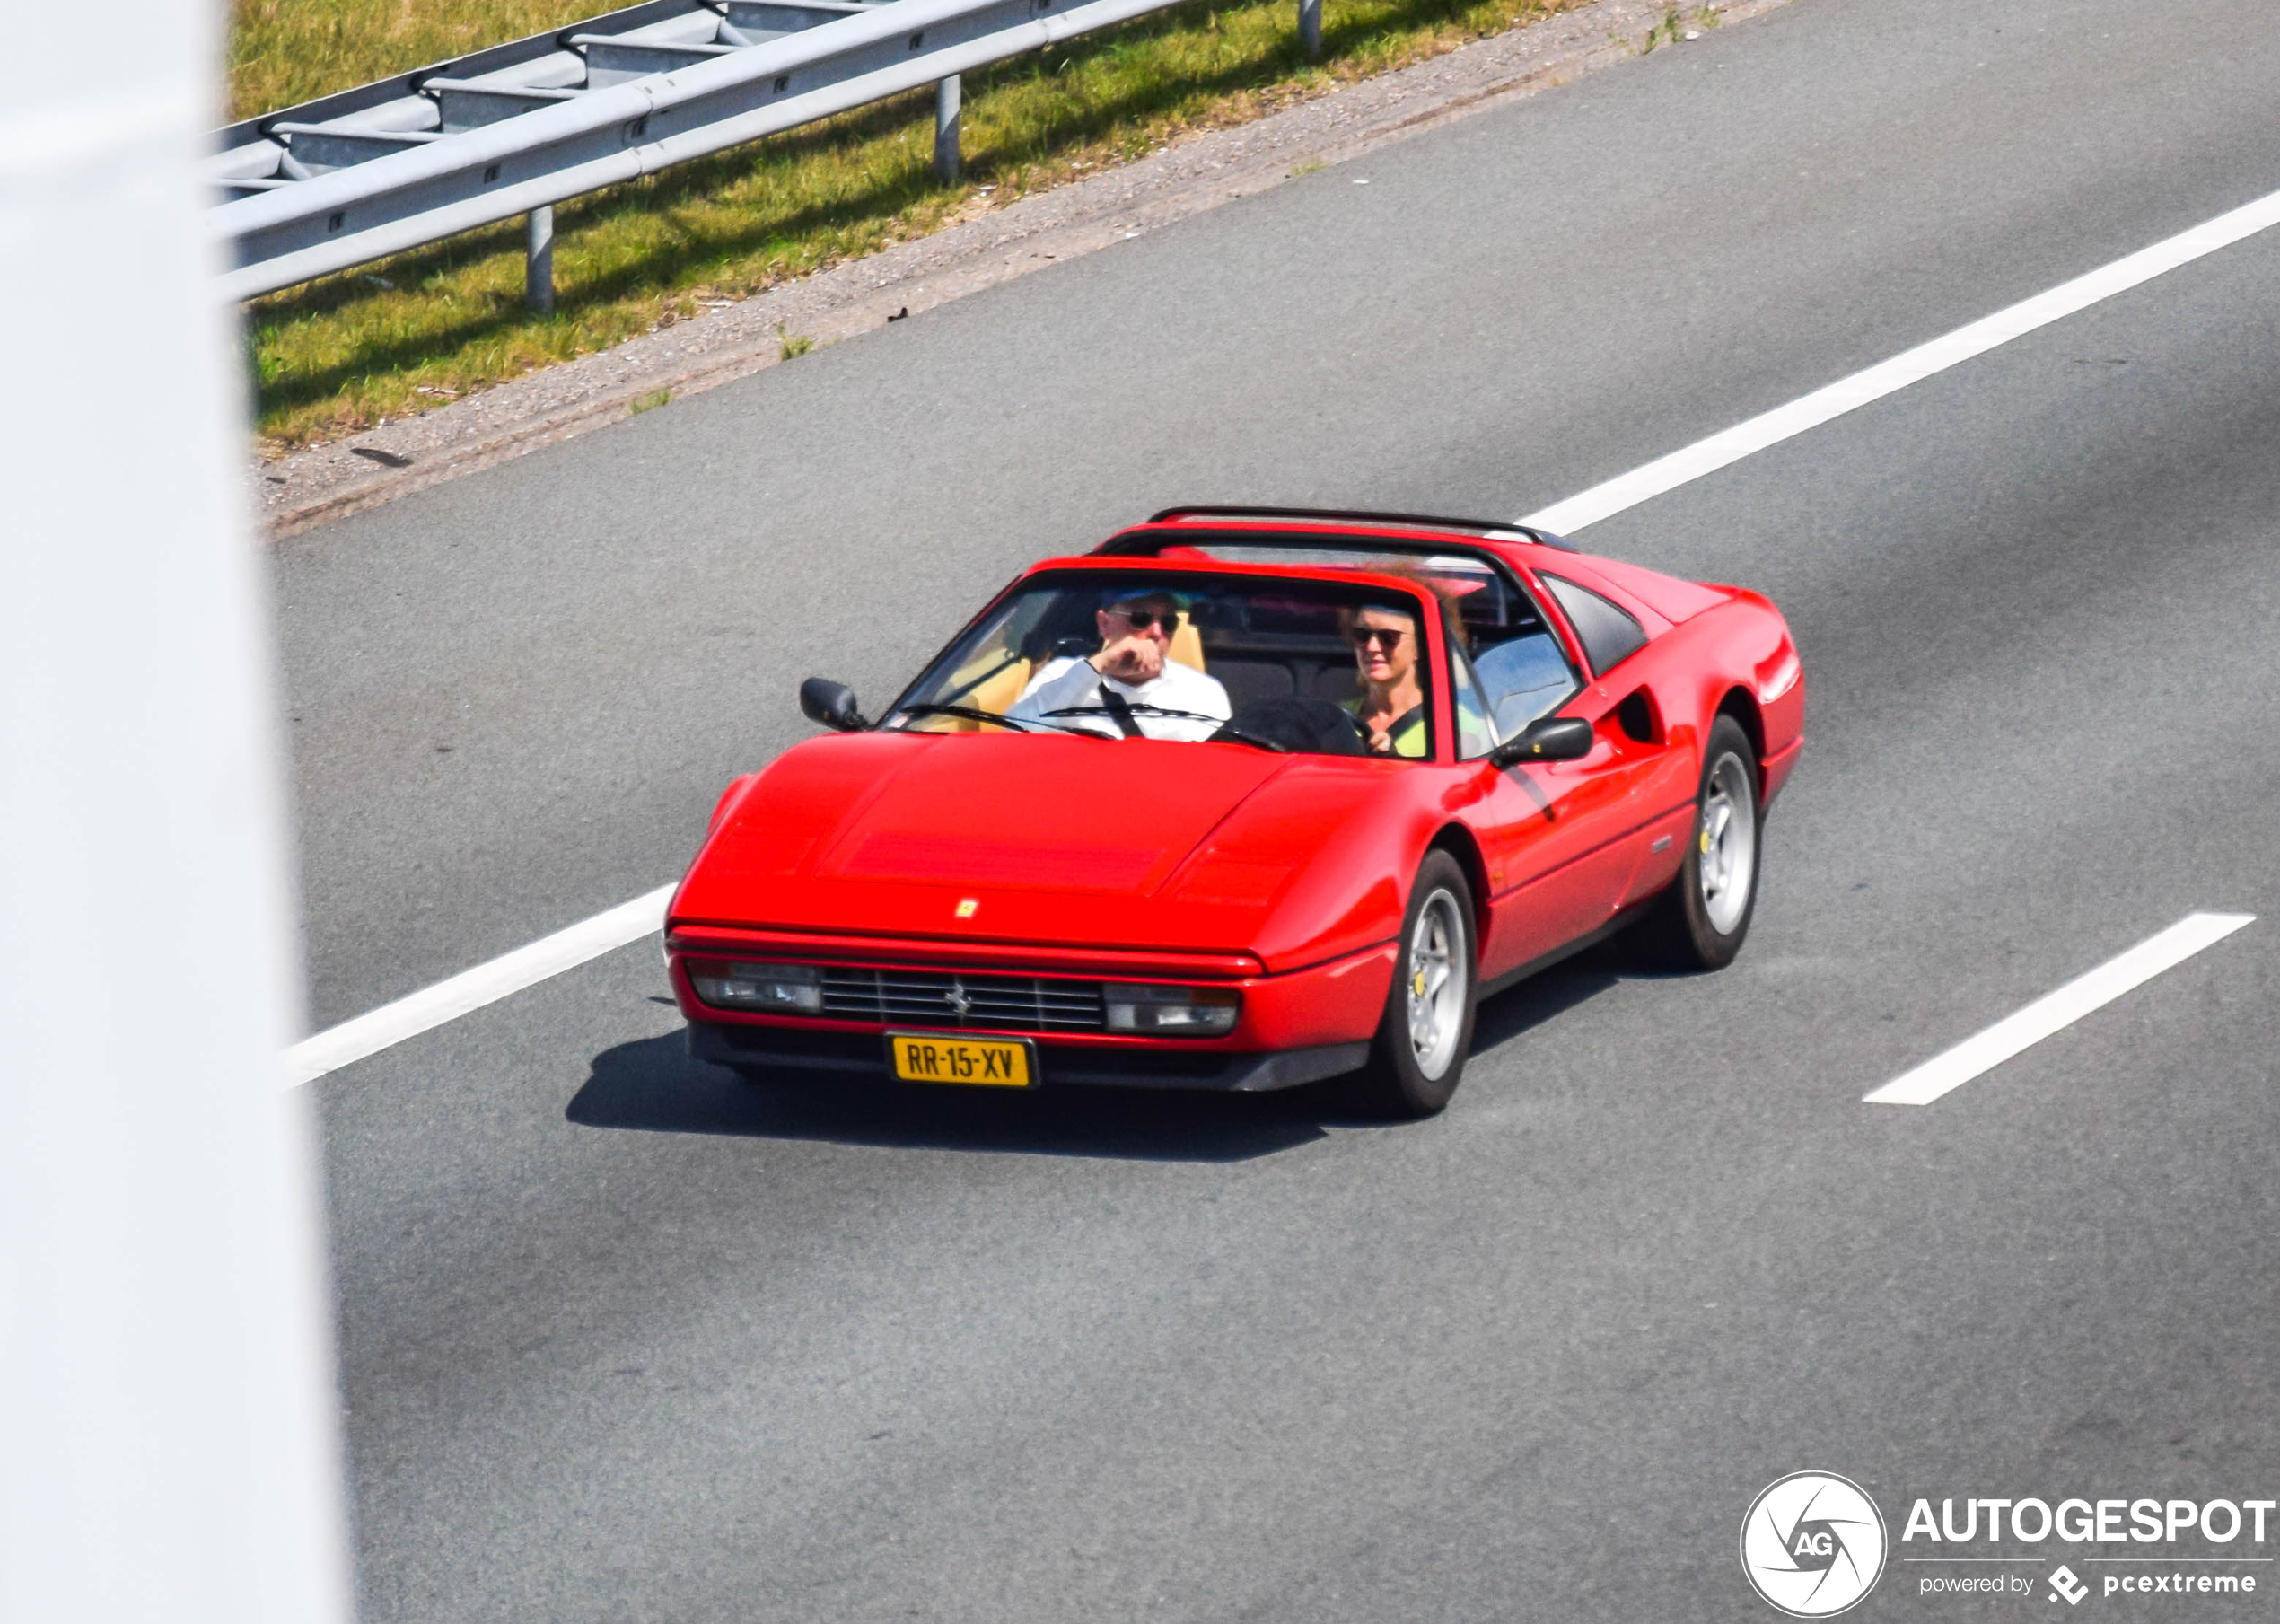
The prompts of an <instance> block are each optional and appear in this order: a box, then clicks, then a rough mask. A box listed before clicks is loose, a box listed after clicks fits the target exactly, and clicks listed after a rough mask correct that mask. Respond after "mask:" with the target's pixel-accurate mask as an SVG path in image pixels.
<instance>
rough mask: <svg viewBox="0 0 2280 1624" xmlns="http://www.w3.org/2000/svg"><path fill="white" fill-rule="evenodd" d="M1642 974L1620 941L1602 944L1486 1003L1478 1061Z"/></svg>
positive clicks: (1478, 1021)
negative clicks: (1500, 1046)
mask: <svg viewBox="0 0 2280 1624" xmlns="http://www.w3.org/2000/svg"><path fill="white" fill-rule="evenodd" d="M1641 973H1642V972H1641V971H1640V970H1639V969H1638V968H1637V966H1636V965H1635V963H1634V962H1633V961H1632V959H1631V957H1630V956H1629V955H1628V954H1627V952H1625V951H1624V949H1623V947H1622V945H1621V944H1619V943H1616V942H1603V943H1601V944H1600V945H1598V946H1597V947H1592V948H1589V949H1586V950H1585V951H1584V952H1580V953H1578V954H1576V955H1575V956H1574V958H1572V959H1569V960H1567V961H1565V962H1563V963H1560V964H1557V965H1555V966H1553V967H1552V968H1551V969H1550V970H1544V971H1542V972H1540V973H1539V974H1537V975H1533V976H1530V977H1529V978H1528V979H1527V980H1525V981H1522V982H1521V983H1520V985H1519V986H1517V987H1513V988H1506V989H1505V990H1504V991H1503V992H1501V993H1498V994H1497V995H1496V996H1495V997H1493V998H1484V999H1482V1000H1481V1003H1480V1011H1479V1013H1478V1014H1476V1015H1475V1016H1474V1017H1473V1023H1472V1051H1471V1052H1472V1054H1473V1055H1474V1056H1475V1057H1476V1058H1478V1057H1479V1056H1481V1055H1483V1054H1486V1052H1488V1051H1489V1050H1490V1049H1495V1048H1496V1047H1497V1046H1498V1045H1500V1044H1504V1043H1509V1042H1511V1041H1512V1040H1513V1039H1514V1038H1517V1037H1519V1036H1521V1034H1522V1033H1524V1032H1527V1031H1532V1030H1533V1029H1534V1028H1536V1027H1539V1026H1541V1025H1543V1024H1544V1023H1546V1022H1547V1021H1549V1020H1551V1019H1553V1018H1554V1017H1555V1016H1558V1015H1563V1014H1566V1013H1567V1012H1568V1011H1569V1010H1571V1009H1574V1008H1575V1007H1576V1006H1577V1005H1581V1004H1586V1003H1589V1002H1590V1001H1591V1000H1592V999H1593V998H1595V997H1597V996H1599V995H1600V994H1601V993H1603V992H1605V991H1606V990H1607V989H1608V988H1610V987H1613V986H1614V985H1615V984H1616V983H1617V982H1618V981H1626V980H1636V979H1638V978H1639V976H1640V975H1641ZM1458 1097H1459V1098H1460V1099H1461V1098H1463V1096H1462V1095H1461V1094H1460V1095H1459V1096H1458Z"/></svg>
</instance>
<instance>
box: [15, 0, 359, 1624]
mask: <svg viewBox="0 0 2280 1624" xmlns="http://www.w3.org/2000/svg"><path fill="white" fill-rule="evenodd" d="M91 21H92V19H91V14H90V13H88V12H86V11H85V10H83V9H82V8H80V7H77V6H69V5H48V6H14V7H11V8H10V9H9V16H8V34H9V40H8V46H9V50H10V53H11V55H12V56H13V57H14V58H15V59H16V60H18V61H20V62H22V63H26V64H31V63H36V64H38V65H39V67H38V71H36V72H25V73H19V74H13V75H9V77H8V81H7V83H6V87H5V88H4V89H0V318H4V320H5V321H6V325H7V333H8V338H7V343H6V347H5V352H4V354H5V360H4V363H0V379H4V387H0V1619H6V1620H12V1621H13V1620H23V1621H24V1624H66V1620H68V1621H70V1624H80V1621H83V1620H99V1621H101V1624H111V1621H113V1620H117V1621H118V1624H130V1621H131V1624H157V1621H158V1620H166V1621H167V1624H225V1621H226V1624H285V1621H287V1620H290V1621H291V1624H339V1621H340V1620H346V1617H347V1616H348V1611H349V1603H348V1585H347V1580H346V1551H345V1541H344V1537H343V1532H342V1521H341V1485H340V1469H339V1463H338V1446H337V1442H336V1433H337V1430H338V1404H337V1400H336V1399H335V1396H334V1390H335V1382H334V1374H333V1365H332V1354H331V1348H330V1339H329V1332H328V1326H329V1322H330V1310H329V1293H328V1291H327V1288H326V1284H325V1279H324V1274H323V1268H322V1263H321V1257H322V1247H321V1244H320V1233H319V1210H318V1204H317V1192H316V1189H315V1186H314V1181H313V1180H312V1178H311V1144H310V1135H309V1131H308V1127H307V1124H306V1123H305V1122H304V1120H303V1118H302V1117H301V1115H300V1114H299V1113H300V1112H301V1111H303V1110H305V1109H306V1104H305V1102H304V1101H303V1098H302V1096H301V1095H300V1094H299V1093H288V1092H285V1090H283V1089H281V1088H280V1086H279V1056H280V1053H281V1051H282V1050H283V1049H284V1048H285V1044H286V1042H287V1041H288V1040H290V1039H291V1037H292V1036H294V1031H293V1028H294V1003H295V995H294V986H295V981H296V972H295V970H294V966H293V964H292V961H291V955H290V952H289V948H290V939H289V929H290V927H289V918H290V915H289V911H288V905H287V889H286V884H285V843H284V822H283V818H282V816H281V795H280V771H279V768H280V760H279V754H278V751H277V748H276V738H275V736H274V733H275V730H274V720H275V719H274V717H273V715H272V712H273V708H274V707H273V706H272V703H271V696H270V674H269V665H268V654H267V647H268V636H269V633H268V622H267V613H266V610H265V608H264V605H263V601H262V596H261V591H260V578H259V574H258V572H257V569H256V559H255V557H254V555H253V553H252V550H251V547H250V540H249V537H248V534H247V526H246V520H245V503H244V501H243V499H242V495H241V488H240V483H239V482H240V480H241V478H242V477H243V476H242V475H241V472H240V470H241V467H242V464H243V461H244V456H245V450H244V447H245V437H244V427H243V411H242V399H241V397H242V393H243V390H242V386H241V382H240V380H239V377H238V373H237V365H236V363H235V362H234V361H233V359H232V353H233V352H232V339H231V330H230V316H229V312H227V311H226V310H225V309H224V308H223V307H222V306H220V305H219V304H218V303H216V302H215V297H214V295H213V293H212V291H211V287H212V280H213V278H212V275H211V273H212V271H213V269H214V267H213V264H212V259H213V256H212V254H211V253H210V251H209V250H208V248H207V246H206V242H205V241H204V238H203V235H202V233H201V231H200V224H201V222H200V215H202V214H203V212H204V207H203V206H204V204H205V202H206V199H205V198H204V197H203V196H202V195H201V192H200V190H199V188H198V185H197V180H196V178H195V176H194V175H193V173H192V170H191V162H192V160H193V159H194V158H195V157H196V156H197V154H198V152H199V151H200V150H201V148H202V147H203V145H204V144H205V139H206V131H207V130H209V129H212V128H213V127H215V124H217V123H218V122H219V119H218V114H219V112H220V108H219V106H218V101H219V98H218V97H217V96H216V95H215V85H216V83H217V82H218V73H219V69H218V64H219V62H220V51H219V48H218V47H219V40H218V38H217V31H218V27H219V23H220V6H219V4H217V3H216V0H112V3H111V4H108V5H106V6H104V7H103V8H102V14H101V37H100V40H97V39H96V38H95V37H94V36H92V35H91V34H90V32H89V29H90V26H91ZM97 45H100V47H101V48H94V47H95V46H97Z"/></svg>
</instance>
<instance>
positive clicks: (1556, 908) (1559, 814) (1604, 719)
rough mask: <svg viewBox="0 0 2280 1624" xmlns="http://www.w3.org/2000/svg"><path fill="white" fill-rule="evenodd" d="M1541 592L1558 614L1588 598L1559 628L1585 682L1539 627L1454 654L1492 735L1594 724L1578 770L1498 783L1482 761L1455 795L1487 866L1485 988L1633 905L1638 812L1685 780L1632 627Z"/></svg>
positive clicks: (1456, 678) (1532, 769) (1645, 819)
mask: <svg viewBox="0 0 2280 1624" xmlns="http://www.w3.org/2000/svg"><path fill="white" fill-rule="evenodd" d="M1546 585H1547V587H1548V588H1549V590H1550V593H1551V595H1552V596H1553V597H1554V598H1555V599H1556V600H1557V601H1558V603H1559V605H1560V607H1561V609H1562V610H1567V609H1568V603H1567V599H1568V596H1569V593H1568V591H1567V590H1565V589H1573V591H1574V593H1585V594H1588V595H1587V596H1586V597H1584V598H1580V599H1578V605H1579V607H1578V608H1577V609H1576V610H1574V611H1570V612H1569V614H1568V624H1569V626H1570V628H1572V629H1573V630H1574V633H1575V637H1574V646H1575V647H1576V648H1578V649H1580V650H1581V652H1582V653H1583V655H1584V658H1585V659H1586V660H1587V661H1589V662H1591V667H1592V671H1593V672H1594V675H1593V676H1592V680H1590V681H1588V682H1586V681H1585V680H1583V677H1582V676H1581V674H1580V673H1579V672H1577V670H1576V668H1575V666H1574V661H1573V660H1572V658H1570V657H1569V656H1568V654H1567V653H1566V649H1565V647H1564V646H1563V645H1562V642H1561V640H1560V639H1559V638H1557V636H1555V635H1554V633H1553V630H1552V628H1550V627H1549V626H1548V625H1547V626H1545V627H1543V628H1540V629H1539V630H1537V631H1534V632H1532V633H1530V635H1529V636H1528V637H1527V638H1526V639H1509V640H1507V641H1506V642H1505V643H1503V644H1499V645H1497V646H1496V647H1495V648H1492V649H1490V650H1488V651H1486V653H1484V654H1483V655H1482V656H1481V658H1480V659H1479V661H1478V663H1477V664H1475V663H1472V662H1469V661H1467V660H1466V659H1465V658H1464V657H1463V656H1462V654H1461V652H1460V651H1452V657H1451V668H1452V669H1451V681H1452V684H1453V686H1454V687H1455V689H1456V691H1457V692H1458V694H1459V695H1460V697H1461V695H1462V693H1463V691H1464V689H1465V686H1466V684H1467V682H1468V681H1470V682H1473V683H1476V684H1478V686H1479V688H1480V689H1481V697H1480V701H1479V703H1480V704H1481V705H1482V706H1483V707H1485V708H1486V711H1487V713H1488V715H1490V716H1492V717H1493V718H1494V719H1495V732H1496V733H1497V734H1498V735H1499V736H1502V737H1507V738H1508V737H1512V736H1514V735H1515V734H1517V733H1519V732H1520V731H1521V728H1523V727H1525V726H1526V725H1527V724H1528V723H1530V722H1532V721H1534V720H1537V719H1538V718H1539V716H1541V715H1568V716H1580V717H1583V718H1584V719H1585V720H1587V721H1589V722H1591V723H1592V749H1591V751H1590V753H1589V754H1587V755H1585V756H1583V757H1582V758H1581V759H1576V760H1572V761H1547V762H1529V763H1523V764H1521V765H1519V766H1515V767H1512V768H1504V769H1503V770H1501V771H1500V770H1498V769H1497V768H1495V767H1494V766H1493V765H1491V764H1490V763H1489V762H1487V761H1486V760H1485V759H1484V760H1480V761H1478V766H1477V768H1475V771H1474V774H1473V777H1472V778H1471V780H1470V781H1469V784H1468V785H1467V786H1466V788H1467V791H1468V793H1469V798H1470V799H1469V809H1468V815H1467V817H1466V821H1467V822H1468V823H1469V825H1470V826H1471V827H1472V829H1473V830H1474V834H1475V836H1476V838H1478V839H1479V841H1480V844H1481V850H1482V855H1483V856H1484V857H1485V858H1486V865H1487V868H1488V877H1489V893H1490V897H1489V928H1488V932H1487V935H1486V938H1485V939H1484V941H1483V943H1482V952H1481V972H1482V975H1483V977H1484V978H1485V979H1495V978H1496V977H1498V976H1502V975H1505V974H1508V973H1510V972H1511V971H1513V970H1518V969H1521V967H1523V966H1525V965H1527V964H1528V963H1530V962H1531V961H1534V960H1537V959H1539V958H1541V957H1543V956H1544V955H1546V954H1548V953H1550V952H1555V951H1557V949H1559V948H1561V947H1564V946H1565V945H1566V944H1569V943H1571V942H1573V941H1574V940H1576V939H1577V938H1578V937H1581V936H1584V935H1589V934H1591V933H1592V931H1594V930H1596V929H1598V928H1599V927H1600V926H1602V925H1604V924H1605V923H1606V922H1607V921H1608V919H1609V917H1612V916H1613V915H1614V913H1615V912H1616V911H1617V910H1618V909H1619V908H1620V907H1621V906H1622V905H1623V904H1624V902H1625V901H1626V900H1627V899H1628V897H1629V895H1630V893H1631V886H1632V882H1633V879H1634V877H1635V874H1636V873H1637V871H1638V869H1639V866H1640V862H1641V858H1642V857H1643V856H1644V854H1645V848H1646V847H1647V845H1648V844H1649V839H1650V831H1649V830H1647V828H1646V825H1647V824H1648V823H1649V822H1651V821H1653V812H1652V811H1651V810H1650V809H1653V808H1656V807H1659V806H1660V805H1661V803H1662V801H1663V800H1665V799H1667V798H1668V794H1669V790H1670V786H1671V783H1672V782H1673V781H1674V774H1675V775H1676V776H1677V777H1683V776H1684V774H1685V770H1686V763H1685V760H1684V759H1683V755H1684V752H1683V751H1680V750H1679V749H1678V748H1676V746H1675V745H1674V742H1673V741H1672V740H1671V735H1670V732H1669V730H1668V729H1667V728H1665V727H1664V726H1663V725H1662V711H1661V707H1660V706H1659V705H1658V704H1657V703H1656V701H1655V698H1654V695H1653V685H1652V683H1651V681H1649V680H1646V679H1647V678H1648V676H1649V674H1650V672H1651V668H1652V666H1653V661H1652V660H1651V658H1649V657H1647V655H1646V654H1644V653H1643V651H1645V650H1646V649H1647V647H1648V643H1647V636H1646V633H1645V630H1644V628H1642V627H1641V626H1640V625H1639V623H1638V622H1637V620H1636V619H1634V618H1633V617H1631V616H1630V615H1629V614H1628V613H1627V612H1626V611H1625V610H1622V609H1621V608H1620V607H1619V606H1618V605H1616V604H1614V603H1612V602H1610V601H1609V600H1607V599H1606V598H1604V597H1602V596H1600V594H1598V593H1591V592H1590V590H1589V589H1588V588H1583V587H1581V586H1578V585H1576V584H1574V583H1572V582H1565V581H1563V582H1559V583H1557V584H1553V583H1552V582H1550V581H1547V582H1546ZM1602 608H1603V610H1604V612H1602ZM1579 622H1581V624H1579ZM1587 633H1588V635H1587ZM1563 690H1565V691H1563ZM1478 754H1479V755H1484V756H1485V754H1486V751H1485V750H1482V751H1478Z"/></svg>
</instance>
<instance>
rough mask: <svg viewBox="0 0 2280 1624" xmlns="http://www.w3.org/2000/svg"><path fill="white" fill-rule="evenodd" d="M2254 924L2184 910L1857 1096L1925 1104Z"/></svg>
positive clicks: (2247, 917) (2249, 917) (2246, 918)
mask: <svg viewBox="0 0 2280 1624" xmlns="http://www.w3.org/2000/svg"><path fill="white" fill-rule="evenodd" d="M2255 922H2256V916H2255V915H2254V914H2209V913H2190V914H2188V915H2186V916H2185V917H2183V918H2182V919H2179V921H2178V922H2177V923H2176V924H2174V925H2172V926H2170V927H2169V928H2168V929H2167V930H2164V931H2160V932H2158V933H2156V934H2155V935H2151V936H2148V937H2147V938H2146V939H2145V940H2144V941H2143V942H2140V943H2139V944H2137V945H2136V946H2135V947H2133V948H2131V949H2130V950H2129V951H2128V952H2124V953H2120V954H2118V955H2117V956H2115V957H2114V958H2111V959H2109V960H2107V961H2106V962H2105V963H2103V964H2100V966H2099V967H2098V968H2097V969H2095V970H2088V971H2085V972H2084V973H2083V974H2082V975H2079V976H2076V977H2075V978H2074V979H2073V980H2071V981H2069V982H2067V983H2066V984H2065V986H2064V987H2061V988H2058V989H2057V990H2056V991H2055V992H2049V993H2045V994H2044V995H2043V996H2041V997H2039V998H2037V999H2036V1000H2035V1001H2034V1002H2033V1003H2032V1004H2030V1005H2027V1006H2026V1007H2025V1008H2024V1009H2021V1010H2018V1011H2016V1012H2014V1013H2013V1014H2008V1015H2005V1016H2004V1018H2003V1019H2002V1020H2000V1021H1997V1022H1996V1023H1995V1024H1994V1025H1993V1026H1990V1027H1988V1028H1986V1030H1985V1031H1979V1032H1976V1033H1974V1034H1973V1035H1972V1036H1970V1037H1969V1038H1966V1039H1965V1040H1963V1041H1962V1042H1960V1043H1959V1044H1957V1045H1956V1046H1955V1047H1954V1048H1953V1049H1948V1050H1946V1051H1945V1052H1944V1053H1942V1054H1937V1055H1934V1056H1933V1057H1932V1058H1930V1059H1929V1060H1926V1061H1925V1062H1924V1064H1923V1065H1921V1066H1918V1067H1915V1068H1914V1069H1913V1070H1909V1071H1905V1072H1902V1073H1901V1074H1900V1075H1899V1076H1897V1077H1895V1078H1893V1079H1892V1080H1891V1081H1890V1083H1887V1084H1884V1086H1883V1087H1881V1088H1878V1089H1872V1090H1871V1091H1870V1092H1869V1093H1865V1094H1863V1095H1862V1096H1861V1103H1862V1104H1863V1105H1929V1104H1931V1103H1932V1102H1933V1101H1934V1100H1937V1099H1939V1098H1941V1097H1942V1095H1945V1094H1949V1093H1953V1092H1954V1091H1955V1090H1957V1089H1959V1088H1960V1087H1962V1086H1963V1085H1964V1084H1966V1083H1969V1082H1970V1081H1971V1080H1972V1079H1973V1078H1974V1077H1978V1076H1984V1075H1986V1073H1988V1072H1991V1071H1993V1070H1994V1069H1995V1067H1998V1066H2000V1065H2002V1064H2003V1063H2004V1061H2005V1060H2008V1059H2010V1058H2013V1056H2014V1055H2019V1054H2022V1053H2024V1052H2025V1051H2026V1050H2028V1049H2032V1048H2033V1047H2034V1046H2035V1045H2036V1044H2038V1043H2039V1042H2041V1041H2042V1040H2044V1039H2045V1038H2048V1037H2050V1036H2052V1035H2053V1034H2055V1033H2057V1032H2061V1031H2065V1029H2066V1028H2067V1027H2069V1026H2072V1025H2073V1024H2074V1023H2075V1022H2077V1021H2079V1020H2081V1019H2082V1018H2083V1016H2084V1015H2087V1014H2091V1013H2092V1012H2094V1011H2096V1010H2100V1009H2103V1008H2104V1007H2105V1006H2106V1005H2109V1004H2111V1003H2112V1002H2113V1001H2114V1000H2115V999H2117V998H2118V997H2120V996H2122V995H2123V994H2124V993H2127V992H2129V991H2131V990H2133V989H2134V988H2139V987H2142V986H2144V984H2145V983H2146V982H2148V981H2151V980H2152V979H2153V978H2154V977H2155V976H2158V975H2160V974H2161V973H2162V971H2163V970H2173V969H2175V968H2176V967H2177V966H2178V965H2179V964H2182V963H2184V962H2185V961H2186V960H2188V959H2190V958H2192V957H2193V956H2194V955H2195V954H2197V953H2199V952H2202V951H2204V950H2205V949H2207V948H2211V947H2214V946H2215V945H2216V944H2218V943H2219V942H2222V941H2223V940H2224V939H2225V937H2227V936H2229V935H2232V933H2233V932H2234V931H2237V930H2240V929H2241V928H2242V927H2243V926H2249V925H2253V924H2254V923H2255Z"/></svg>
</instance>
